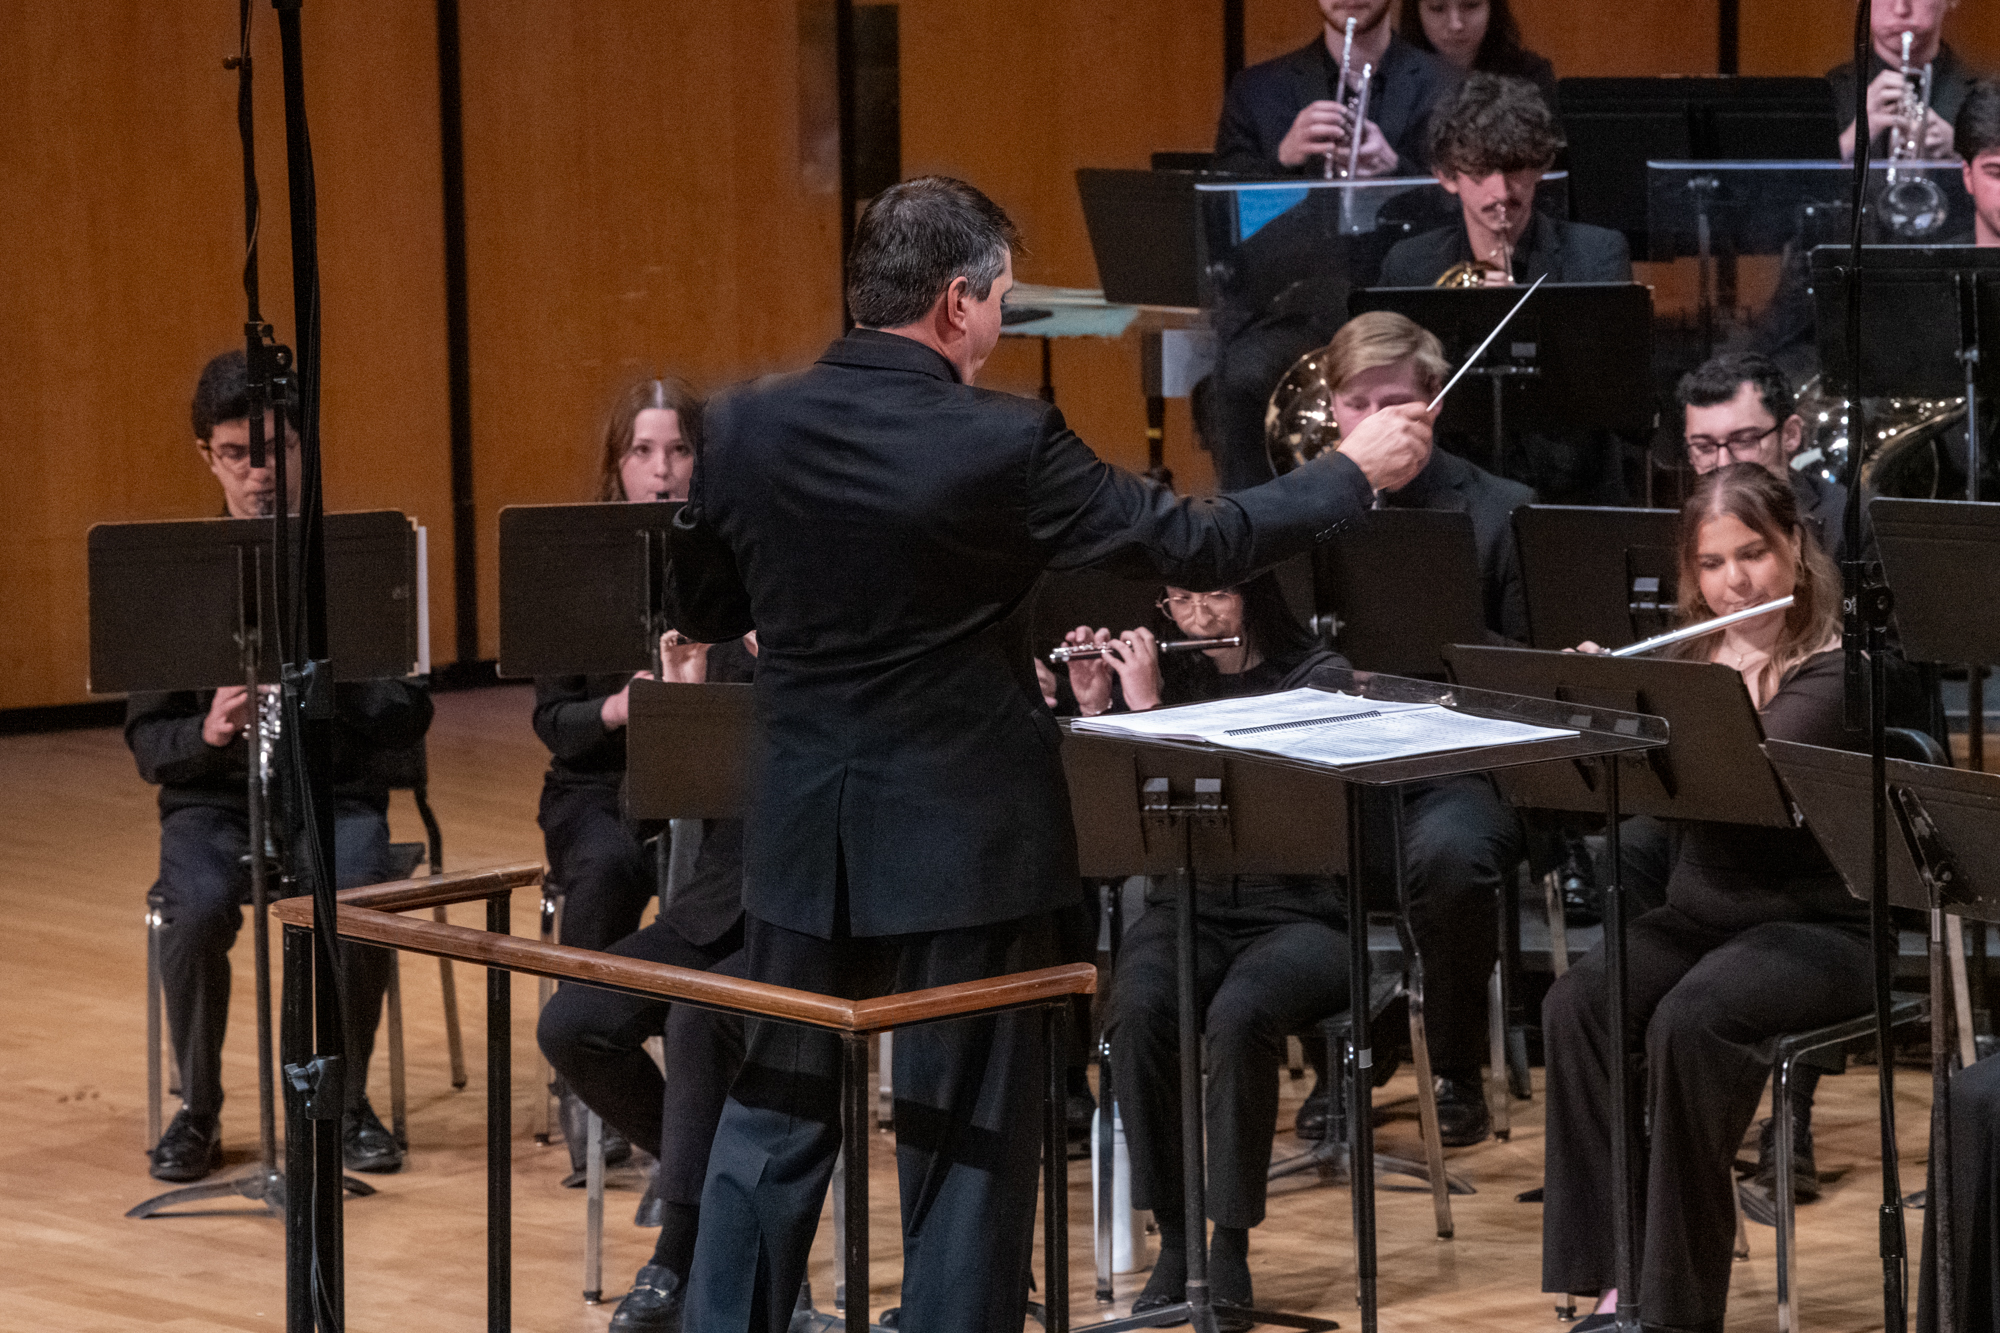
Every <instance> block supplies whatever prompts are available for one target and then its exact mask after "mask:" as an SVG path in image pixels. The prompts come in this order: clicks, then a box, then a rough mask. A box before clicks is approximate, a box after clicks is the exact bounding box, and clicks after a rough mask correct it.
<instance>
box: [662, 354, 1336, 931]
mask: <svg viewBox="0 0 2000 1333" xmlns="http://www.w3.org/2000/svg"><path fill="white" fill-rule="evenodd" d="M703 435H704V444H703V447H702V452H701V455H700V457H699V459H698V460H697V463H696V467H695V475H694V482H693V490H692V495H691V501H690V505H689V510H688V512H687V513H686V514H684V518H686V519H688V520H689V521H690V523H692V524H693V525H694V526H695V527H698V528H699V529H700V531H701V534H702V535H701V537H700V538H699V539H692V540H684V539H683V538H684V536H685V530H686V529H687V528H688V524H684V525H683V528H684V532H683V533H681V534H677V536H676V545H675V572H674V579H675V585H676V594H677V597H678V600H679V604H680V625H681V628H682V630H683V632H686V633H691V634H693V635H695V636H697V637H700V638H704V639H719V638H723V637H727V636H728V635H730V634H736V633H741V632H743V630H744V629H747V628H750V627H751V626H752V625H754V627H755V628H756V630H757V637H758V645H759V661H758V670H757V680H756V691H757V695H756V698H757V712H758V721H759V724H760V725H759V733H758V735H759V739H758V742H757V751H756V754H755V755H754V758H753V764H752V775H753V776H752V794H751V798H750V805H749V811H748V816H747V819H746V822H745V832H744V905H745V906H746V908H748V910H749V911H750V912H751V913H752V914H754V915H755V916H757V917H759V918H762V919H763V920H765V921H768V922H771V923H773V924H775V925H778V926H782V927H784V928H786V929H789V930H793V931H798V932H801V933H805V934H810V935H815V936H818V937H821V938H833V937H835V936H836V935H838V934H842V933H852V934H853V935H857V936H880V935H897V934H904V933H910V932H919V931H936V930H949V929H957V928H964V927H971V926H981V925H988V924H993V923H997V922H1002V921H1010V920H1014V919H1016V918H1020V917H1025V916H1029V915H1033V914H1036V913H1040V912H1048V911H1054V910H1056V909H1058V908H1063V907H1068V906H1072V905H1073V904H1074V903H1075V901H1076V880H1077V865H1076V840H1075V835H1074V832H1073V830H1072V827H1071V823H1070V809H1069V796H1068V791H1067V788H1066V787H1065V785H1064V782H1063V770H1062V764H1061V761H1060V758H1059V756H1058V753H1057V751H1058V745H1059V742H1060V733H1059V732H1058V729H1057V727H1056V723H1055V719H1054V718H1053V717H1052V716H1051V715H1050V713H1049V711H1048V709H1047V708H1046V707H1045V706H1044V705H1043V703H1042V697H1041V690H1040V688H1039V687H1038V685H1037V684H1036V680H1035V675H1034V669H1033V663H1032V661H1031V658H1030V655H1029V654H1030V647H1031V645H1030V644H1029V643H1028V639H1027V628H1028V617H1027V615H1026V614H1025V609H1026V606H1027V603H1028V601H1029V597H1030V593H1031V592H1032V590H1033V588H1034V586H1035V582H1036V580H1037V579H1038V578H1039V577H1040V575H1041V573H1042V571H1043V570H1045V569H1050V568H1076V567H1080V566H1084V565H1097V566H1104V567H1108V568H1111V569H1114V570H1122V571H1123V572H1125V573H1128V574H1130V575H1133V576H1136V577H1159V578H1161V579H1163V580H1165V581H1167V582H1171V583H1174V584H1178V585H1183V586H1187V587H1190V588H1195V589H1210V588H1216V587H1222V586H1227V585H1229V584H1233V583H1237V582H1240V581H1241V580H1243V579H1244V578H1246V577H1248V576H1249V575H1251V574H1252V573H1254V572H1256V571H1258V570H1261V569H1263V568H1266V567H1268V566H1270V565H1273V564H1276V563H1278V562H1279V561H1281V560H1283V559H1285V558H1286V557H1288V556H1290V555H1292V554H1294V553H1296V552H1298V551H1300V550H1302V549H1304V548H1306V547H1307V546H1309V545H1311V544H1312V542H1313V541H1314V540H1315V539H1316V538H1320V537H1324V536H1326V535H1329V534H1330V533H1331V531H1332V529H1333V528H1334V527H1335V526H1336V525H1337V524H1338V523H1340V522H1341V521H1342V520H1343V519H1347V518H1350V517H1353V516H1356V515H1359V514H1360V513H1361V512H1362V510H1363V509H1364V508H1365V507H1366V506H1367V504H1368V501H1369V489H1368V483H1367V481H1366V480H1365V479H1364V477H1363V476H1362V474H1361V472H1360V470H1359V469H1358V468H1356V467H1355V466H1354V464H1353V463H1352V462H1350V461H1348V460H1347V459H1345V458H1343V457H1340V456H1338V455H1329V456H1326V457H1324V458H1322V459H1319V460H1315V461H1314V462H1313V463H1312V464H1309V465H1308V466H1306V467H1304V468H1301V469H1299V470H1297V471H1295V472H1292V473H1289V474H1287V475H1286V476H1284V477H1282V478H1280V479H1278V481H1276V482H1274V483H1272V484H1270V485H1268V486H1264V487H1259V488H1256V489H1253V490H1249V491H1238V492H1235V493H1234V494H1231V495H1227V496H1221V497H1216V498H1214V499H1187V500H1181V499H1176V498H1175V497H1174V495H1173V494H1172V493H1171V492H1170V491H1168V490H1167V489H1165V488H1164V487H1160V486H1158V485H1155V484H1153V483H1151V482H1148V481H1145V480H1142V479H1140V478H1138V477H1136V476H1133V475H1132V474H1130V473H1127V472H1124V471H1121V470H1120V469H1118V468H1114V467H1111V466H1109V465H1108V464H1106V463H1104V462H1102V461H1100V460H1099V459H1098V458H1097V456H1096V455H1095V454H1093V453H1092V452H1091V451H1090V449H1089V448H1088V447H1087V446H1086V445H1085V444H1084V443H1083V442H1082V441H1081V440H1079V439H1078V438H1077V437H1076V436H1075V435H1074V434H1073V433H1071V432H1070V430H1069V429H1068V427H1067V426H1065V425H1064V423H1063V418H1062V414H1061V413H1059V412H1057V411H1056V409H1055V408H1054V407H1052V406H1050V405H1048V404H1046V403H1042V402H1039V401H1036V400H1033V399H1026V398H1018V397H1014V396H1012V395H1009V394H1004V393H996V392H991V391H988V390H984V389H977V388H973V387H970V386H967V385H965V384H962V383H960V382H959V380H958V377H957V374H956V372H955V370H954V369H953V367H952V366H951V364H950V363H949V362H948V361H946V360H945V359H944V358H943V357H942V356H940V355H938V354H937V353H936V352H934V351H932V350H931V349H929V348H927V347H925V346H924V345H922V344H921V343H918V342H915V341H913V340H911V339H908V338H904V337H901V336H899V335H896V334H892V333H882V332H878V331H873V330H856V331H854V332H852V333H850V334H848V335H847V336H846V337H845V338H842V339H840V340H839V341H838V342H836V343H834V344H833V346H832V347H831V348H829V349H828V351H827V352H826V354H825V355H824V356H822V357H821V358H820V360H819V362H818V363H817V364H815V365H814V366H812V367H810V368H809V369H807V370H804V371H801V372H799V373H797V374H793V375H786V376H780V377H776V378H771V379H766V380H762V381H758V382H756V383H753V384H750V385H747V386H743V387H741V388H738V389H735V390H732V391H729V392H727V393H725V394H723V395H721V396H719V397H718V398H717V399H716V400H715V401H713V402H712V403H711V404H710V405H709V407H708V411H707V414H706V415H705V417H704V431H703ZM696 516H698V518H696ZM691 553H704V554H702V556H701V558H700V559H699V560H697V559H695V558H694V557H693V555H691ZM732 583H734V584H737V585H740V586H739V587H737V588H736V589H734V590H731V591H729V592H726V593H717V591H716V589H717V588H725V589H727V588H728V587H729V585H731V584H732ZM843 915H844V918H845V919H844V920H843V919H842V918H843Z"/></svg>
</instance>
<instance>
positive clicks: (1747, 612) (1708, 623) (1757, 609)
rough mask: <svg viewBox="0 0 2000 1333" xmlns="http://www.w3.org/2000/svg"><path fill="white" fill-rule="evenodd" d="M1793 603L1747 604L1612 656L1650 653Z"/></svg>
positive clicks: (1617, 650)
mask: <svg viewBox="0 0 2000 1333" xmlns="http://www.w3.org/2000/svg"><path fill="white" fill-rule="evenodd" d="M1791 604H1792V599H1791V598H1790V597H1780V598H1779V599H1778V600H1777V601H1775V602H1760V603H1758V604H1757V605H1756V606H1746V607H1744V608H1743V609H1742V610H1741V611H1731V612H1730V613H1729V614H1728V615H1726V616H1717V617H1715V618H1714V619H1713V620H1697V621H1695V623H1694V624H1692V625H1683V626H1681V627H1680V628H1679V629H1676V630H1668V631H1667V632H1666V633H1665V634H1655V635H1654V636H1653V637H1652V638H1650V639H1641V640H1639V642H1637V643H1628V644H1626V645H1625V646H1624V647H1623V648H1614V649H1612V650H1611V653H1610V656H1612V657H1637V656H1638V655H1639V654H1641V653H1650V652H1652V651H1653V650H1654V649H1655V648H1664V647H1666V646H1667V645H1668V644H1670V643H1679V642H1680V641H1681V640H1683V639H1698V638H1700V637H1701V636H1702V635H1704V634H1710V633H1713V632H1714V631H1716V630H1719V629H1726V628H1728V627H1729V626H1731V625H1735V624H1740V623H1741V622H1743V621H1745V620H1755V619H1756V618H1757V617H1758V616H1768V615H1770V614H1771V613H1772V612H1773V611H1782V610H1784V609H1785V608H1786V607H1788V606H1790V605H1791Z"/></svg>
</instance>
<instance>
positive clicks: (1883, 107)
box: [1826, 0, 1978, 161]
mask: <svg viewBox="0 0 2000 1333" xmlns="http://www.w3.org/2000/svg"><path fill="white" fill-rule="evenodd" d="M1956 8H1958V0H1877V3H1876V4H1875V5H1874V6H1873V9H1872V12H1871V17H1870V22H1869V30H1868V47H1869V50H1868V72H1867V75H1866V77H1867V79H1868V103H1867V105H1868V136H1867V137H1868V144H1869V154H1868V155H1869V156H1870V157H1871V158H1878V159H1879V158H1886V157H1888V156H1890V154H1891V150H1892V139H1901V140H1902V141H1903V143H1904V145H1905V151H1904V153H1903V155H1905V156H1909V157H1915V158H1920V159H1922V158H1948V157H1950V156H1951V155H1952V122H1953V121H1954V120H1956V119H1957V117H1958V112H1959V108H1960V106H1962V105H1963V104H1964V101H1965V96H1966V93H1967V92H1968V91H1969V90H1970V88H1971V85H1972V81H1973V79H1975V78H1976V77H1978V71H1976V70H1974V69H1972V68H1971V67H1969V66H1968V65H1967V64H1966V63H1965V61H1964V60H1963V59H1962V58H1961V57H1960V56H1959V54H1958V53H1957V52H1956V51H1954V50H1952V48H1951V44H1950V43H1949V42H1947V41H1945V40H1944V21H1945V17H1946V16H1947V15H1948V14H1950V13H1951V11H1952V10H1954V9H1956ZM1906 35H1907V36H1908V37H1909V39H1910V43H1909V57H1908V60H1907V61H1906V60H1905V59H1904V46H1903V39H1904V37H1905V36H1906ZM1926 67H1928V70H1929V74H1930V94H1931V100H1930V104H1929V108H1928V114H1923V110H1922V107H1921V97H1922V84H1923V76H1924V72H1925V70H1926ZM1905 69H1907V70H1908V71H1909V74H1908V75H1907V76H1906V75H1905V73H1904V71H1905ZM1826 81H1827V82H1828V83H1830V84H1832V85H1833V109H1834V114H1835V115H1836V116H1838V117H1839V118H1840V123H1841V124H1842V125H1844V126H1846V128H1845V129H1843V130H1842V131H1841V132H1840V155H1841V157H1842V158H1843V159H1846V160H1848V161H1852V160H1853V158H1854V62H1853V61H1851V60H1850V61H1848V62H1847V63H1846V64H1844V65H1841V66H1839V67H1838V68H1835V69H1832V70H1829V71H1827V76H1826ZM1913 111H1915V112H1917V113H1918V114H1916V115H1915V116H1913V115H1912V114H1911V113H1912V112H1913Z"/></svg>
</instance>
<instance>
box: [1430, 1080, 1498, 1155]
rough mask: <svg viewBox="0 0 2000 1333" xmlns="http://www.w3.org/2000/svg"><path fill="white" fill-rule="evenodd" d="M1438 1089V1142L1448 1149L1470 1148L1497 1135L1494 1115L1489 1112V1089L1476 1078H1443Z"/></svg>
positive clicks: (1438, 1081)
mask: <svg viewBox="0 0 2000 1333" xmlns="http://www.w3.org/2000/svg"><path fill="white" fill-rule="evenodd" d="M1435 1086H1436V1088H1437V1115H1438V1142H1440V1143H1442V1144H1443V1145H1444V1146H1445V1147H1447V1148H1470V1147H1471V1146H1472V1145H1473V1144H1475V1143H1484V1142H1485V1141H1486V1139H1487V1136H1488V1135H1490V1134H1492V1133H1493V1114H1492V1112H1490V1111H1488V1110H1487V1109H1486V1090H1485V1089H1484V1088H1482V1087H1480V1086H1479V1080H1478V1079H1476V1078H1442V1077H1441V1078H1439V1079H1437V1080H1436V1084H1435Z"/></svg>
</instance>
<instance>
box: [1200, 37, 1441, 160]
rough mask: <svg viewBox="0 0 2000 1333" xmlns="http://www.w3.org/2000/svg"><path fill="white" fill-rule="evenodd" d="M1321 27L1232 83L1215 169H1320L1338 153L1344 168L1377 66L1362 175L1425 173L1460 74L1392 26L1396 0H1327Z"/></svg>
mask: <svg viewBox="0 0 2000 1333" xmlns="http://www.w3.org/2000/svg"><path fill="white" fill-rule="evenodd" d="M1318 5H1319V13H1320V19H1321V24H1320V32H1319V34H1318V35H1317V36H1315V37H1314V38H1313V40H1312V41H1311V42H1309V43H1308V44H1307V45H1305V46H1303V47H1301V48H1300V49H1299V50H1297V51H1294V52H1292V53H1291V54H1290V55H1283V56H1279V57H1278V58H1277V59H1275V60H1267V61H1265V62H1264V63H1263V64H1261V65H1252V66H1251V67H1250V68H1249V69H1246V70H1244V71H1243V72H1242V73H1241V74H1238V75H1237V76H1236V77H1235V78H1234V79H1232V80H1231V81H1230V84H1229V92H1228V95H1227V96H1226V97H1225V98H1224V99H1223V103H1222V119H1221V121H1220V123H1219V124H1217V126H1216V129H1215V168H1216V170H1218V171H1230V172H1236V173H1239V174H1242V175H1251V176H1297V175H1313V176H1317V175H1319V174H1320V173H1321V172H1322V171H1323V170H1324V169H1325V162H1326V157H1327V155H1328V154H1332V155H1333V156H1334V161H1335V164H1336V165H1335V174H1336V175H1340V174H1342V173H1343V172H1344V171H1345V169H1346V166H1347V159H1348V154H1349V145H1350V141H1349V137H1348V135H1349V127H1348V120H1349V119H1350V116H1351V112H1350V110H1349V105H1350V104H1351V103H1353V102H1354V101H1355V99H1356V98H1357V97H1358V96H1359V95H1360V86H1359V81H1360V78H1361V70H1362V67H1363V66H1364V65H1373V66H1374V67H1375V72H1374V75H1373V76H1372V78H1371V79H1370V81H1369V82H1370V87H1369V93H1368V118H1367V120H1366V121H1365V122H1363V124H1362V127H1361V156H1360V161H1359V165H1358V169H1357V174H1359V175H1361V176H1416V175H1422V174H1423V172H1424V171H1425V170H1426V169H1427V166H1426V164H1427V162H1428V160H1429V159H1428V156H1427V148H1426V145H1425V141H1424V126H1425V125H1426V124H1427V123H1428V122H1429V120H1430V116H1431V110H1432V108H1433V107H1435V106H1436V105H1437V104H1438V101H1439V100H1440V99H1441V98H1443V97H1444V95H1445V94H1446V93H1448V92H1449V91H1450V90H1451V87H1452V85H1453V84H1454V83H1456V82H1457V81H1458V73H1457V71H1456V70H1454V69H1453V68H1452V67H1451V66H1450V65H1449V64H1447V63H1446V62H1445V61H1443V60H1442V59H1440V58H1439V57H1437V56H1435V55H1432V54H1430V53H1429V52H1426V51H1420V50H1418V49H1417V48H1416V47H1414V46H1412V45H1411V44H1410V43H1409V42H1408V41H1407V40H1405V39H1404V38H1403V37H1401V36H1399V35H1398V34H1397V33H1396V31H1395V29H1394V28H1392V27H1391V26H1390V24H1389V0H1318ZM1350 18H1352V19H1354V20H1355V25H1354V49H1353V51H1352V52H1351V53H1350V55H1349V60H1348V78H1349V80H1350V83H1351V85H1352V86H1351V88H1350V89H1349V90H1348V92H1347V93H1346V95H1345V96H1344V97H1343V95H1342V93H1341V90H1340V60H1341V51H1342V49H1343V47H1344V46H1345V45H1346V41H1347V20H1348V19H1350Z"/></svg>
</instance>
